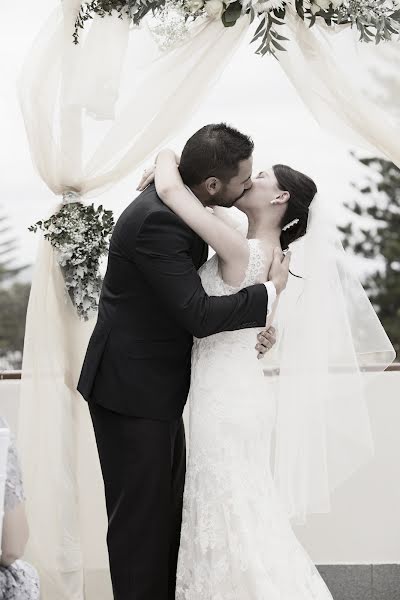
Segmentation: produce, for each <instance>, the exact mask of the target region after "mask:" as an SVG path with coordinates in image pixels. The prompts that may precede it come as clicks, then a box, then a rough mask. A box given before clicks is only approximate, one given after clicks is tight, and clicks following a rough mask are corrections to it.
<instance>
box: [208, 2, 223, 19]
mask: <svg viewBox="0 0 400 600" xmlns="http://www.w3.org/2000/svg"><path fill="white" fill-rule="evenodd" d="M204 8H205V9H206V12H207V14H208V16H209V17H210V19H220V18H221V17H222V13H223V12H224V3H223V2H222V0H207V2H206V3H205V6H204Z"/></svg>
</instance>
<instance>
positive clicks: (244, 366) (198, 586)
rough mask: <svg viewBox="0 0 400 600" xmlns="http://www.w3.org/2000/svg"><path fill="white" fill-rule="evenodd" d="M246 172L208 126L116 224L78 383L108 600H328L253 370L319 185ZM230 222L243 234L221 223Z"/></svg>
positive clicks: (270, 171)
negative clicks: (285, 491) (95, 476)
mask: <svg viewBox="0 0 400 600" xmlns="http://www.w3.org/2000/svg"><path fill="white" fill-rule="evenodd" d="M252 162H253V142H252V140H251V139H250V138H249V137H248V136H247V135H244V134H242V133H240V132H239V131H237V130H236V129H234V128H232V127H229V126H227V125H226V124H223V123H221V124H211V125H206V126H205V127H203V128H202V129H200V130H199V131H197V132H196V133H195V134H194V135H193V136H192V137H191V138H190V139H189V140H188V142H187V143H186V145H185V147H184V149H183V151H182V154H181V156H180V157H177V156H176V155H175V154H174V152H172V151H170V150H162V151H161V152H160V153H159V154H158V157H157V160H156V165H155V168H154V169H151V170H150V171H145V174H144V176H143V179H142V181H141V184H140V185H139V189H140V190H141V194H140V195H139V196H138V197H137V198H135V199H134V200H133V202H131V203H130V204H129V205H128V206H127V208H126V209H125V210H124V211H123V213H122V214H121V216H120V217H119V219H118V221H117V223H116V225H115V229H114V232H113V235H112V238H111V244H110V250H109V257H108V267H107V272H106V275H105V278H104V283H103V287H102V292H101V297H100V303H99V311H98V319H97V323H96V326H95V328H94V331H93V334H92V336H91V339H90V342H89V346H88V349H87V353H86V357H85V360H84V364H83V368H82V372H81V376H80V380H79V385H78V390H79V391H80V393H81V394H82V396H83V397H84V398H85V399H86V400H87V402H88V405H89V410H90V414H91V418H92V422H93V427H94V432H95V437H96V443H97V448H98V453H99V458H100V463H101V469H102V475H103V479H104V487H105V497H106V507H107V514H108V533H107V545H108V553H109V562H110V570H111V579H112V585H113V593H114V600H174V599H175V598H176V599H177V600H278V599H279V600H332V596H331V594H330V592H329V590H328V588H327V587H326V585H325V583H324V581H323V580H322V578H321V576H320V575H319V573H318V571H317V569H316V567H315V566H314V564H313V563H312V561H311V559H310V558H309V556H308V555H307V553H306V551H305V550H304V549H303V547H302V546H301V544H300V543H299V541H298V540H297V538H296V537H295V535H294V532H293V530H292V528H291V525H290V521H289V518H288V514H287V512H286V511H285V508H284V506H283V504H282V502H281V501H280V498H279V494H278V493H277V490H276V488H275V485H274V479H273V476H272V473H271V468H270V459H269V457H270V445H271V435H272V432H273V428H274V423H275V409H276V405H275V398H274V394H273V390H272V388H271V386H268V385H267V384H266V377H265V375H264V371H263V363H265V360H266V359H264V361H263V360H258V359H261V358H263V356H264V354H265V353H266V352H267V351H269V350H270V349H271V347H272V346H273V345H274V344H275V342H276V339H275V330H274V328H273V323H274V315H275V311H276V309H277V306H278V304H279V302H280V297H281V295H282V296H284V290H285V287H286V285H287V281H288V277H289V262H290V252H288V253H286V255H285V254H284V251H286V250H287V249H288V248H289V246H290V245H291V244H292V243H293V242H296V240H298V239H300V238H302V237H303V236H305V235H306V234H307V225H308V217H309V210H310V207H311V205H312V203H313V200H314V198H315V196H316V192H317V187H316V185H315V183H314V182H313V181H312V179H310V178H309V177H308V176H306V175H304V174H303V173H300V172H298V171H296V170H294V169H292V168H290V167H289V166H285V165H280V164H277V165H274V166H272V167H269V168H266V169H265V170H264V171H262V172H260V173H258V174H256V175H253V165H252ZM232 206H235V207H236V209H239V210H240V211H241V212H242V213H244V215H245V217H246V218H247V223H248V226H247V228H246V231H245V233H244V234H243V232H241V231H240V230H239V228H238V227H235V226H234V225H233V221H232V219H229V211H225V210H222V211H221V208H220V207H225V208H230V207H232ZM227 214H228V217H227ZM208 246H211V248H212V249H213V250H214V251H215V254H214V255H213V256H212V257H211V258H210V259H208ZM277 337H278V341H279V331H278V333H277ZM267 356H268V355H267ZM188 398H189V410H190V434H189V456H188V462H186V450H185V430H184V425H183V420H182V413H183V409H184V406H185V403H186V401H187V399H188ZM287 443H288V444H289V443H290V440H289V439H288V440H287ZM185 473H186V482H185Z"/></svg>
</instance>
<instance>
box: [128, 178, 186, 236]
mask: <svg viewBox="0 0 400 600" xmlns="http://www.w3.org/2000/svg"><path fill="white" fill-rule="evenodd" d="M146 221H149V222H150V221H151V222H154V221H160V222H161V223H164V222H165V223H171V224H172V223H173V224H175V225H177V226H179V227H183V228H184V229H186V230H188V231H190V232H191V233H193V232H192V231H191V230H190V229H189V228H188V227H187V225H186V224H185V223H184V222H183V221H182V220H181V219H180V217H178V216H177V215H176V214H175V213H174V212H173V211H172V210H171V209H170V208H168V206H166V205H165V204H164V203H163V202H162V200H161V199H160V197H159V196H158V195H157V192H156V188H155V185H154V184H151V185H149V186H148V187H147V188H146V189H145V190H144V191H143V192H142V193H141V194H139V196H137V198H135V199H134V200H133V201H132V202H131V203H130V204H128V206H127V207H126V208H125V210H124V211H123V212H122V213H121V215H120V217H119V219H118V221H117V225H119V226H129V227H130V228H131V227H132V228H134V229H135V230H136V231H137V232H138V231H139V230H140V229H141V227H142V226H143V224H144V223H145V222H146Z"/></svg>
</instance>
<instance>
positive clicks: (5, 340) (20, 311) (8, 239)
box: [0, 215, 30, 370]
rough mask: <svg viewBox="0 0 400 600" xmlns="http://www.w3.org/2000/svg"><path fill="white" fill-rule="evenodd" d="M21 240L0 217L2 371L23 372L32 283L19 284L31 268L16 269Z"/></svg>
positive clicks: (6, 220)
mask: <svg viewBox="0 0 400 600" xmlns="http://www.w3.org/2000/svg"><path fill="white" fill-rule="evenodd" d="M17 248H18V244H17V241H16V239H15V237H14V236H13V235H12V232H11V227H10V226H9V224H8V219H7V217H6V216H4V215H0V370H3V369H10V368H11V369H20V368H21V362H22V350H23V345H24V334H25V320H26V309H27V306H28V298H29V291H30V283H23V282H20V281H16V279H17V278H18V276H19V275H20V273H22V272H23V271H24V270H25V269H26V268H27V265H23V266H16V264H15V261H16V250H17Z"/></svg>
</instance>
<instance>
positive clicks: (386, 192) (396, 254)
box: [341, 158, 400, 356]
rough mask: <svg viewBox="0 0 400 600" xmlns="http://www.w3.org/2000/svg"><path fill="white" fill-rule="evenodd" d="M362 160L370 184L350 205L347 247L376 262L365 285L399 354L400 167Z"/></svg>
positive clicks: (380, 160)
mask: <svg viewBox="0 0 400 600" xmlns="http://www.w3.org/2000/svg"><path fill="white" fill-rule="evenodd" d="M359 160H360V162H361V163H362V164H363V165H365V167H367V168H368V169H369V176H368V183H367V184H366V185H364V186H355V188H356V189H357V190H358V192H359V195H360V200H355V201H353V202H352V203H350V204H347V205H346V206H347V208H348V209H349V210H351V211H352V213H353V217H352V220H351V222H349V223H348V225H346V226H345V227H342V228H341V229H342V232H343V234H344V240H343V241H344V246H345V248H351V249H352V250H353V252H354V253H355V254H357V255H361V256H363V257H365V258H366V259H369V260H370V261H374V262H373V264H374V265H375V264H376V267H374V268H373V269H372V272H371V273H370V275H368V276H367V277H366V279H365V281H364V282H363V284H364V287H365V288H366V291H367V293H368V295H369V297H370V300H371V302H372V304H373V305H374V308H375V310H376V311H377V313H378V315H379V318H380V320H381V322H382V324H383V326H384V328H385V330H386V332H387V334H388V336H389V337H390V339H391V341H392V343H393V345H394V347H395V349H396V352H397V356H399V353H400V169H399V168H398V167H396V166H395V165H394V164H393V163H392V162H390V161H388V160H385V159H381V158H362V159H359ZM361 199H362V200H361Z"/></svg>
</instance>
